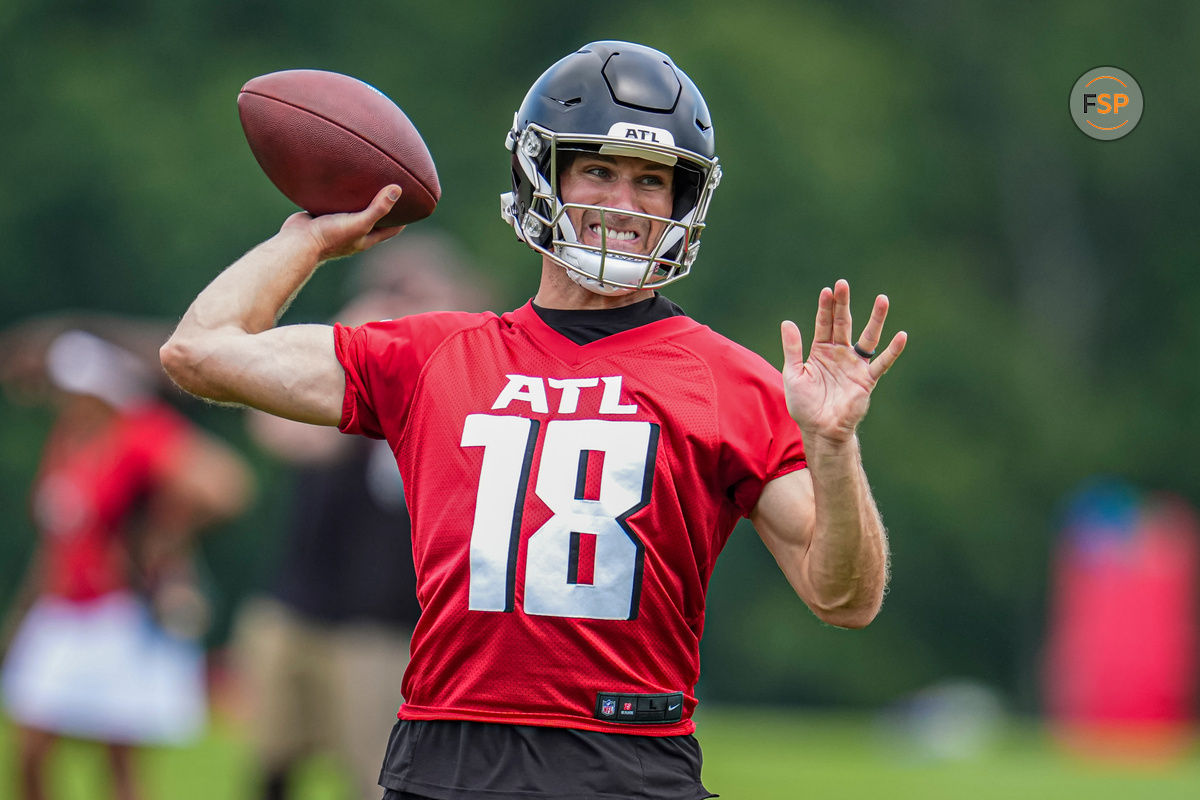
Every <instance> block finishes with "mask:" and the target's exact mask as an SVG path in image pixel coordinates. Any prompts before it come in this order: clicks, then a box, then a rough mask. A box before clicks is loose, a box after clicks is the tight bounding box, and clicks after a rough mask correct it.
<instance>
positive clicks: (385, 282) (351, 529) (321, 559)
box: [234, 232, 488, 800]
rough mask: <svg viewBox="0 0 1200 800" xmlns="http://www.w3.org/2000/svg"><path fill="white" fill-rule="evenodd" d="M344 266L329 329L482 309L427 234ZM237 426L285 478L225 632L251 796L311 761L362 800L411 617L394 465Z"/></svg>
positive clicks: (406, 530)
mask: <svg viewBox="0 0 1200 800" xmlns="http://www.w3.org/2000/svg"><path fill="white" fill-rule="evenodd" d="M357 267H358V269H357V271H356V272H355V273H353V279H352V283H351V286H350V289H351V293H352V295H353V296H352V298H351V299H350V300H349V302H348V303H347V305H346V306H345V307H344V308H343V309H342V310H341V311H340V312H338V313H337V314H336V315H335V320H336V321H338V322H342V323H345V324H351V325H356V324H361V323H364V322H368V321H371V320H381V319H389V318H392V317H399V316H403V315H408V314H416V313H420V312H423V311H452V310H469V311H474V310H480V309H482V308H483V307H484V305H486V303H487V299H488V298H487V292H486V290H485V289H483V288H482V285H481V283H480V279H479V278H478V277H477V276H474V275H473V274H472V271H471V270H470V268H469V267H468V266H467V259H466V257H465V256H464V254H463V253H462V252H461V250H460V249H459V248H458V247H457V245H456V244H455V243H454V242H453V241H452V240H450V239H447V238H445V237H442V236H440V235H438V234H433V233H426V232H421V233H414V234H407V233H406V234H405V235H404V236H403V237H400V238H399V239H397V240H394V241H393V242H390V243H388V244H387V245H384V246H381V247H380V248H377V249H376V250H373V251H371V252H370V253H369V254H367V255H366V256H364V257H363V258H362V260H361V261H360V262H359V264H358V265H357ZM248 426H249V429H250V433H251V437H252V439H253V440H254V441H256V442H257V443H258V444H260V445H261V446H262V447H263V449H264V450H266V451H267V452H268V453H270V454H271V455H273V456H275V457H276V458H278V459H280V460H281V461H283V462H284V463H286V464H288V465H290V466H291V467H292V468H293V470H292V471H293V474H292V486H291V494H290V501H289V504H288V507H287V509H286V513H287V517H288V519H287V523H286V526H285V528H284V534H283V535H284V540H283V544H282V549H281V551H280V555H279V557H278V560H277V562H276V563H275V564H274V565H273V569H272V576H271V578H270V581H269V590H268V591H267V592H266V593H265V594H262V595H260V596H256V597H253V598H251V599H250V600H248V601H247V602H246V603H245V604H244V605H243V607H242V608H241V609H240V611H239V613H238V615H237V616H238V619H237V623H236V627H235V633H234V648H235V652H236V662H237V673H238V675H239V676H240V678H241V683H242V689H243V692H242V694H243V699H244V705H243V708H244V711H245V712H246V713H247V719H248V722H249V730H250V735H251V738H252V739H253V744H254V748H255V752H256V756H257V761H258V773H259V774H258V776H257V783H258V792H259V795H258V796H260V797H262V798H265V799H266V800H279V798H285V797H288V796H289V785H290V784H291V783H292V778H293V776H294V775H295V773H296V770H297V768H298V767H300V766H301V765H302V764H303V763H304V761H305V759H306V758H307V757H308V756H310V755H315V754H318V753H320V754H325V755H332V756H333V757H334V758H335V759H336V761H337V762H338V765H339V767H340V768H341V769H342V770H343V772H344V773H345V774H346V775H347V776H349V778H350V780H351V782H352V784H353V787H354V790H355V792H356V793H357V795H358V796H360V797H363V798H371V800H375V799H376V798H378V797H379V794H380V791H381V790H380V789H379V785H378V779H379V769H380V765H381V764H382V763H383V751H384V745H385V744H386V742H387V736H388V731H389V730H390V729H391V727H392V725H393V724H394V722H395V719H396V710H397V709H398V708H399V707H400V703H401V702H402V700H403V698H402V697H401V694H400V681H401V678H402V677H403V675H404V669H405V667H406V666H407V664H408V653H409V650H408V648H409V638H410V636H411V635H412V631H413V628H414V626H415V625H416V622H417V618H418V616H419V615H420V607H419V605H418V604H417V598H416V577H415V574H414V571H413V562H412V542H411V540H410V525H409V518H408V510H407V508H406V506H405V503H404V486H403V484H402V482H401V479H400V473H399V470H397V468H396V461H395V457H394V456H393V455H392V453H391V451H390V449H389V447H388V445H387V443H386V442H383V441H376V440H371V439H365V438H362V437H354V436H346V435H343V434H341V433H339V432H338V431H337V430H336V429H335V428H328V427H323V426H318V425H306V424H304V423H300V422H293V421H291V420H286V419H282V418H280V417H275V416H271V415H269V414H263V413H260V412H256V411H252V412H250V415H249V417H248ZM292 794H294V792H292Z"/></svg>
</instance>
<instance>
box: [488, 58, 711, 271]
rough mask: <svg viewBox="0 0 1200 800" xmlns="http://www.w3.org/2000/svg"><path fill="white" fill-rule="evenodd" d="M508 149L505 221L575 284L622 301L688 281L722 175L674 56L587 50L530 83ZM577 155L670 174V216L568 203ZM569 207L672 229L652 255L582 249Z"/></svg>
mask: <svg viewBox="0 0 1200 800" xmlns="http://www.w3.org/2000/svg"><path fill="white" fill-rule="evenodd" d="M505 146H506V147H507V149H508V150H509V152H511V153H512V179H513V190H512V192H508V193H505V194H504V195H502V196H501V210H500V214H501V217H502V218H503V219H504V221H505V222H508V223H509V224H511V225H512V226H513V229H514V230H515V231H516V233H517V238H519V239H520V240H521V241H523V242H525V243H526V244H528V245H529V246H530V247H532V248H533V249H534V250H536V251H538V252H539V253H542V254H543V255H545V256H547V257H549V258H550V259H552V260H553V261H554V262H555V263H557V264H559V265H561V266H563V267H565V268H566V269H567V273H568V274H569V275H570V276H571V277H572V278H573V279H574V280H575V281H576V282H577V283H579V284H580V285H582V286H584V287H586V288H588V289H590V290H591V291H594V292H597V293H600V294H625V293H627V292H631V291H634V290H635V289H657V288H659V287H662V286H666V285H667V284H668V283H671V282H673V281H676V280H679V279H680V278H682V277H683V276H684V275H687V274H688V271H689V270H690V269H691V267H692V263H693V262H694V261H695V260H696V253H697V251H698V249H699V247H700V233H701V231H703V229H704V217H705V214H706V213H707V211H708V204H709V201H710V200H711V198H712V193H713V190H715V189H716V187H717V184H718V183H719V182H720V180H721V167H720V166H719V164H718V162H717V158H716V156H715V155H714V151H713V129H712V119H711V118H710V116H709V113H708V106H707V105H706V104H705V102H704V97H703V96H702V95H701V94H700V90H699V89H697V88H696V85H695V84H694V83H692V81H691V79H690V78H688V76H687V75H685V74H684V73H683V71H682V70H680V69H679V68H678V67H676V66H675V64H674V63H672V61H671V59H670V58H669V57H668V56H666V55H665V54H663V53H661V52H659V51H658V50H654V49H652V48H650V47H645V46H644V45H640V44H631V43H629V42H617V41H605V42H593V43H592V44H589V45H585V46H584V47H582V48H580V49H579V50H578V51H577V52H575V53H572V54H571V55H569V56H567V57H565V58H563V59H561V60H560V61H558V62H557V63H555V64H554V65H553V66H552V67H550V69H548V70H546V71H545V72H544V73H543V74H542V76H541V77H540V78H538V80H537V81H536V82H535V83H534V84H533V86H532V87H531V88H530V90H529V93H528V94H527V95H526V96H525V100H524V102H522V103H521V107H520V109H518V111H517V113H516V114H515V115H514V117H513V127H512V130H510V131H509V132H508V137H507V139H506V141H505ZM572 150H585V151H591V152H600V153H604V154H606V155H616V156H636V157H639V158H644V159H647V160H650V161H655V162H658V163H661V164H667V165H670V166H673V167H674V168H675V175H674V186H675V197H674V210H673V212H672V214H671V218H670V219H667V218H663V217H656V216H653V215H650V214H641V213H637V212H630V211H628V210H622V209H614V208H605V207H601V206H586V205H581V204H565V203H563V201H562V197H561V194H560V192H559V172H560V170H561V169H562V168H563V167H564V166H565V164H566V163H569V160H568V159H567V158H566V155H567V151H572ZM568 207H571V208H592V209H597V210H599V211H600V212H601V214H602V215H603V214H605V213H613V214H623V215H631V214H632V215H633V216H640V217H645V218H647V219H649V220H651V221H652V222H659V223H664V224H665V229H664V230H663V233H662V236H661V237H660V239H659V241H658V242H655V243H653V246H652V247H651V249H650V252H649V253H647V254H645V255H639V254H633V253H628V252H623V251H621V250H619V249H610V248H608V247H607V237H602V239H601V244H600V246H598V247H597V246H592V245H585V244H583V243H582V242H581V241H580V237H579V232H578V231H576V230H574V228H573V226H572V224H571V222H570V220H569V219H568V218H567V214H566V210H567V208H568ZM602 218H603V217H602ZM602 227H603V226H602Z"/></svg>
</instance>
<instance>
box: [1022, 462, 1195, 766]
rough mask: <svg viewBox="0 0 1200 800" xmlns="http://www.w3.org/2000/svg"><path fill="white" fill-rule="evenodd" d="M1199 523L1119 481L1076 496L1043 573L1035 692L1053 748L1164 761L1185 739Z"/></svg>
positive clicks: (1168, 497)
mask: <svg viewBox="0 0 1200 800" xmlns="http://www.w3.org/2000/svg"><path fill="white" fill-rule="evenodd" d="M1198 581H1200V516H1198V515H1197V513H1196V510H1195V508H1193V507H1192V506H1191V504H1189V503H1188V502H1187V501H1186V500H1184V499H1183V498H1182V497H1180V496H1178V495H1175V494H1172V493H1166V492H1143V491H1140V490H1138V489H1136V488H1134V486H1132V485H1131V484H1129V483H1127V482H1125V481H1122V480H1117V479H1106V480H1099V479H1097V480H1094V481H1092V482H1090V483H1089V484H1087V485H1085V486H1084V487H1083V488H1081V489H1079V490H1077V491H1076V492H1074V493H1073V494H1072V495H1071V496H1070V497H1069V498H1068V502H1067V512H1066V519H1065V521H1064V525H1063V529H1062V532H1061V534H1060V536H1059V541H1058V542H1057V546H1056V548H1055V554H1054V561H1053V563H1052V571H1051V587H1050V589H1051V591H1050V603H1049V609H1048V625H1047V635H1046V653H1045V663H1044V665H1043V666H1044V678H1043V685H1044V695H1045V707H1046V716H1047V721H1048V723H1049V727H1050V730H1051V732H1052V733H1053V734H1054V736H1055V739H1056V740H1057V741H1058V743H1059V744H1060V745H1062V746H1064V747H1066V748H1067V749H1068V750H1069V751H1071V752H1073V753H1075V754H1078V755H1082V756H1085V757H1090V758H1096V759H1101V760H1104V761H1113V760H1115V759H1123V760H1130V759H1134V760H1147V759H1150V760H1166V759H1173V758H1179V757H1181V756H1183V755H1185V754H1186V753H1187V752H1188V749H1189V747H1190V746H1191V745H1192V742H1193V739H1194V735H1195V733H1194V725H1195V722H1196V699H1197V696H1198V694H1197V690H1198V688H1200V680H1198V677H1200V676H1198V675H1197V669H1198V666H1200V664H1198V661H1197V647H1198V645H1200V634H1198V627H1200V626H1198V622H1200V620H1198V619H1197V605H1196V601H1197V599H1200V591H1198V586H1197V583H1198Z"/></svg>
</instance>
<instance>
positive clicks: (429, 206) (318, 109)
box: [237, 69, 442, 227]
mask: <svg viewBox="0 0 1200 800" xmlns="http://www.w3.org/2000/svg"><path fill="white" fill-rule="evenodd" d="M237 104H238V116H239V117H240V118H241V122H242V130H243V131H244V132H245V134H246V141H247V142H248V143H249V145H250V150H251V151H252V152H253V153H254V157H255V158H256V159H257V160H258V163H259V166H261V167H262V169H263V172H265V173H266V174H267V177H268V178H270V179H271V182H272V183H274V184H275V186H276V187H277V188H278V189H279V191H281V192H283V194H284V195H285V196H286V197H287V198H288V199H289V200H291V201H292V202H293V203H295V204H296V205H298V206H300V207H301V208H303V209H304V210H305V211H307V212H308V213H310V214H312V215H313V216H319V215H321V214H332V213H337V212H342V211H361V210H363V209H364V208H366V207H367V206H368V205H370V203H371V200H372V198H374V197H375V195H376V194H378V192H379V190H380V189H382V188H383V187H384V186H387V185H388V184H390V183H394V184H397V185H399V186H400V188H401V189H403V190H404V191H403V194H402V195H401V196H400V200H399V201H397V203H396V205H395V207H394V208H393V209H392V210H391V211H390V212H388V215H387V216H385V217H384V218H383V219H382V220H380V221H379V223H378V225H377V226H376V227H387V226H392V225H405V224H408V223H410V222H416V221H417V220H420V219H424V218H425V217H428V216H429V215H430V214H432V213H433V210H434V208H436V207H437V203H438V200H439V199H441V194H442V190H441V186H440V185H439V183H438V176H437V170H436V169H435V167H434V165H433V157H432V156H431V155H430V154H429V148H428V147H426V146H425V141H424V140H423V139H422V138H421V134H420V133H418V132H417V129H416V127H415V126H414V125H413V124H412V121H411V120H409V118H408V116H407V115H406V114H405V113H404V112H403V111H402V110H401V109H400V107H399V106H397V105H396V104H395V103H394V102H392V101H391V100H390V99H389V98H388V97H387V96H386V95H385V94H383V93H382V92H380V91H379V90H378V89H376V88H375V87H373V86H371V85H370V84H367V83H364V82H363V81H360V80H358V79H357V78H352V77H350V76H349V75H343V74H341V73H337V72H327V71H324V70H315V69H291V70H284V71H282V72H272V73H269V74H267V75H260V76H258V77H257V78H253V79H251V80H249V81H247V82H246V85H245V86H243V87H242V89H241V91H240V92H239V93H238V101H237Z"/></svg>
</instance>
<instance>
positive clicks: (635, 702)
mask: <svg viewBox="0 0 1200 800" xmlns="http://www.w3.org/2000/svg"><path fill="white" fill-rule="evenodd" d="M595 716H596V719H600V720H604V721H605V722H627V723H632V724H635V725H662V724H663V723H666V722H679V721H680V720H681V719H683V692H671V693H670V694H624V693H617V692H597V693H596V714H595Z"/></svg>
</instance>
